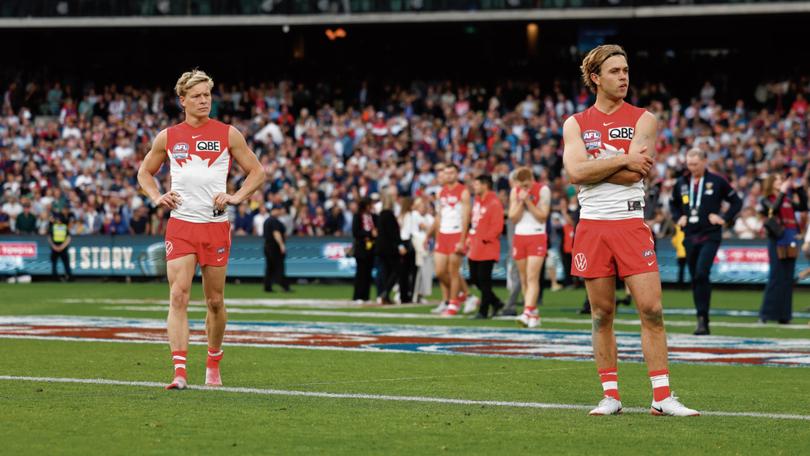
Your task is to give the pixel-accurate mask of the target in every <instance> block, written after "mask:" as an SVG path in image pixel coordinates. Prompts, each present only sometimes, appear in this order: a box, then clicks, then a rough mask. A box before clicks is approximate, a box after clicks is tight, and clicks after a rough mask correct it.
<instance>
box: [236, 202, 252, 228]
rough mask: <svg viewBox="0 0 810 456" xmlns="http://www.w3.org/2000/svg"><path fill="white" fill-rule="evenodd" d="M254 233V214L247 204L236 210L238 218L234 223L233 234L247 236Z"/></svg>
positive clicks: (244, 203)
mask: <svg viewBox="0 0 810 456" xmlns="http://www.w3.org/2000/svg"><path fill="white" fill-rule="evenodd" d="M252 233H253V214H252V213H251V212H250V207H249V205H248V203H247V202H243V203H242V204H240V205H239V207H237V208H236V218H235V219H234V221H233V234H235V235H237V236H245V235H248V234H252Z"/></svg>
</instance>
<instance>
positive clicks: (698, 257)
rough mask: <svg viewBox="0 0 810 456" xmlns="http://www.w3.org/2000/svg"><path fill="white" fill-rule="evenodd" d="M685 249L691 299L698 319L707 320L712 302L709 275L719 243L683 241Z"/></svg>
mask: <svg viewBox="0 0 810 456" xmlns="http://www.w3.org/2000/svg"><path fill="white" fill-rule="evenodd" d="M684 247H686V264H688V265H689V275H690V276H692V299H693V300H694V303H695V310H697V315H698V317H705V318H709V306H710V305H711V300H712V284H711V282H710V281H709V275H710V274H711V272H712V265H713V264H714V257H715V256H716V255H717V249H718V248H720V241H703V242H700V243H696V242H693V241H692V240H690V239H688V238H687V239H686V240H685V241H684Z"/></svg>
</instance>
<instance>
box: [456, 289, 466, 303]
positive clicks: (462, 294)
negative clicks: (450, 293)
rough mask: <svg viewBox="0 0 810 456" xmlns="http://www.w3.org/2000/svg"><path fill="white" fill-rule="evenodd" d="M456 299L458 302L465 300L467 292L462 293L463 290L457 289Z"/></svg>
mask: <svg viewBox="0 0 810 456" xmlns="http://www.w3.org/2000/svg"><path fill="white" fill-rule="evenodd" d="M458 300H459V301H460V302H464V301H466V300H467V293H464V292H463V291H459V292H458Z"/></svg>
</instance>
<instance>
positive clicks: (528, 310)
mask: <svg viewBox="0 0 810 456" xmlns="http://www.w3.org/2000/svg"><path fill="white" fill-rule="evenodd" d="M515 182H516V183H517V185H515V186H514V187H512V190H511V192H510V193H509V218H510V219H511V220H512V223H514V224H515V235H514V236H513V238H512V258H514V259H515V264H516V265H517V268H518V272H519V273H520V288H521V289H522V291H523V303H524V304H523V314H521V315H520V316H519V317H518V318H517V321H518V322H519V323H520V324H521V325H523V326H526V327H528V328H536V327H537V326H539V325H540V315H539V314H538V312H537V295H538V294H540V269H541V268H542V267H543V260H545V258H546V245H547V240H548V239H547V237H546V219H548V214H549V212H550V210H551V190H549V188H548V186H546V185H542V184H541V183H540V182H537V181H535V180H534V176H533V175H532V170H531V169H529V168H527V167H522V168H518V169H517V170H515Z"/></svg>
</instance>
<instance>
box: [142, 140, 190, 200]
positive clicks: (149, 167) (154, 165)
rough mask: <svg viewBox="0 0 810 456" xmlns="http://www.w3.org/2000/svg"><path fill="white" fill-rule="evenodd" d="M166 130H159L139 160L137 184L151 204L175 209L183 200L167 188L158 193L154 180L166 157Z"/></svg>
mask: <svg viewBox="0 0 810 456" xmlns="http://www.w3.org/2000/svg"><path fill="white" fill-rule="evenodd" d="M167 136H168V135H167V133H166V130H163V131H161V132H160V133H158V135H157V136H156V137H155V140H154V141H152V148H151V149H150V150H149V152H147V154H146V157H144V158H143V162H141V167H140V168H138V184H139V185H140V186H141V189H142V190H143V192H144V193H146V196H148V197H149V200H150V201H152V204H154V205H155V206H163V207H165V208H167V209H177V207H178V206H180V205H181V204H182V203H183V201H182V200H181V199H180V195H179V194H178V193H177V192H173V191H171V190H169V191H168V192H166V193H164V194H163V195H161V194H160V189H158V186H157V182H155V174H157V172H158V171H160V167H161V166H162V165H163V162H165V161H166V159H167V158H168V154H167V153H166V137H167Z"/></svg>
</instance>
